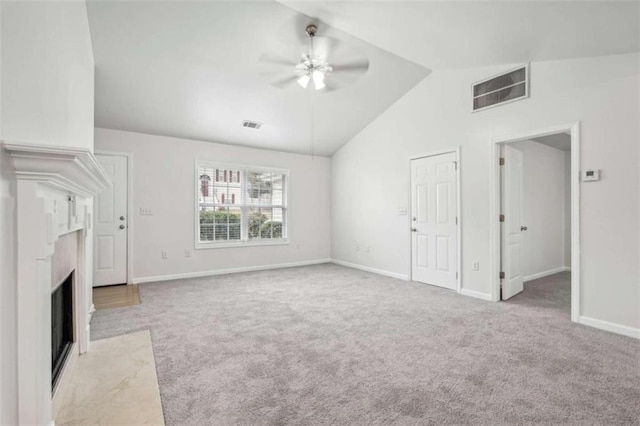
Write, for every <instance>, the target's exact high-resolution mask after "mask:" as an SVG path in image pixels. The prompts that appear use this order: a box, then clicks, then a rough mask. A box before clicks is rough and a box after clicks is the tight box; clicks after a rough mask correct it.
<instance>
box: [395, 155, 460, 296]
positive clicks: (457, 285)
mask: <svg viewBox="0 0 640 426" xmlns="http://www.w3.org/2000/svg"><path fill="white" fill-rule="evenodd" d="M460 148H461V147H460V146H457V147H455V148H445V149H440V150H437V151H431V152H428V153H425V154H418V155H411V156H409V162H408V170H409V172H408V173H409V191H408V193H409V211H407V229H409V230H411V211H412V208H413V205H412V204H411V162H412V161H413V160H418V159H420V158H425V157H435V156H436V155H442V154H450V153H454V154H455V155H456V160H455V161H456V217H457V218H458V223H457V225H456V240H457V246H458V247H457V250H456V257H457V261H456V273H457V278H456V292H457V293H460V292H461V291H462V203H461V202H462V197H461V193H460V189H461V185H460V176H461V173H460V171H461V169H462V167H461V166H460ZM408 239H409V243H408V244H409V274H408V276H409V281H413V245H412V244H411V232H409V235H408Z"/></svg>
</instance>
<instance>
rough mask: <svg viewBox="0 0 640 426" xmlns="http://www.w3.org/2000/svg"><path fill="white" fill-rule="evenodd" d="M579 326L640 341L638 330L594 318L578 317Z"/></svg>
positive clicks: (639, 330)
mask: <svg viewBox="0 0 640 426" xmlns="http://www.w3.org/2000/svg"><path fill="white" fill-rule="evenodd" d="M577 322H578V323H579V324H582V325H586V326H589V327H593V328H598V329H600V330H605V331H610V332H611V333H616V334H622V335H623V336H627V337H633V338H634V339H640V328H633V327H629V326H627V325H621V324H616V323H613V322H609V321H602V320H599V319H595V318H589V317H584V316H579V317H578V321H577Z"/></svg>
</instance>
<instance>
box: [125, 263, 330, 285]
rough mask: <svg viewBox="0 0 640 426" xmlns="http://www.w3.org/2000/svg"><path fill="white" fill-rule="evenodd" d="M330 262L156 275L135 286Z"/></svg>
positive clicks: (135, 279) (138, 282) (135, 282)
mask: <svg viewBox="0 0 640 426" xmlns="http://www.w3.org/2000/svg"><path fill="white" fill-rule="evenodd" d="M330 262H331V259H315V260H304V261H302V262H289V263H279V264H275V265H257V266H243V267H240V268H229V269H217V270H212V271H198V272H184V273H181V274H171V275H156V276H153V277H140V278H134V279H133V284H142V283H150V282H156V281H169V280H181V279H186V278H201V277H210V276H215V275H228V274H236V273H239V272H253V271H266V270H269V269H282V268H295V267H296V266H308V265H319V264H321V263H330Z"/></svg>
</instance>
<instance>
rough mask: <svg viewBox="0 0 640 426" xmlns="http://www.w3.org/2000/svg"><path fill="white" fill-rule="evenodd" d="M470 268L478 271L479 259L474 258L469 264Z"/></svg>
mask: <svg viewBox="0 0 640 426" xmlns="http://www.w3.org/2000/svg"><path fill="white" fill-rule="evenodd" d="M471 269H473V270H474V271H479V270H480V261H478V260H475V261H474V262H473V265H472V266H471Z"/></svg>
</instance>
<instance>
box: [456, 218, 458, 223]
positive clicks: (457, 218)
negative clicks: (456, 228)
mask: <svg viewBox="0 0 640 426" xmlns="http://www.w3.org/2000/svg"><path fill="white" fill-rule="evenodd" d="M457 224H458V216H456V225H457Z"/></svg>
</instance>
